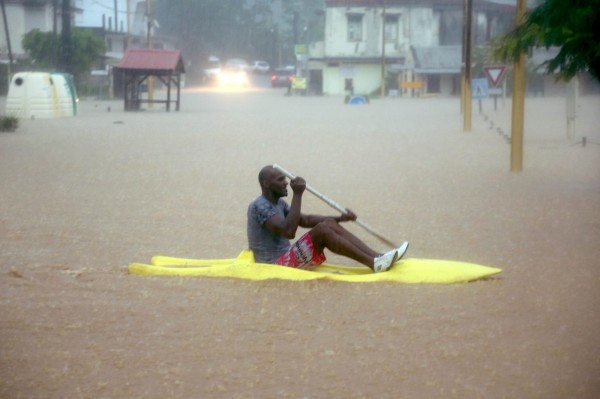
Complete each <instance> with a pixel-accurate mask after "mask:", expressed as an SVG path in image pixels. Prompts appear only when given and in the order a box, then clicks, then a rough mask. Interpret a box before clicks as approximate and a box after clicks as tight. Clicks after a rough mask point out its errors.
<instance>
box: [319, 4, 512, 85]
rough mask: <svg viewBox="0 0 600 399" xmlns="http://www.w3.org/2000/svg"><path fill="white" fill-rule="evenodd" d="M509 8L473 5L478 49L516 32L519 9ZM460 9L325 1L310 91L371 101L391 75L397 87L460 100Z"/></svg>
mask: <svg viewBox="0 0 600 399" xmlns="http://www.w3.org/2000/svg"><path fill="white" fill-rule="evenodd" d="M505 3H506V2H505V1H504V2H498V1H497V0H475V1H474V17H473V20H474V32H473V37H474V42H475V44H485V43H487V41H489V39H490V38H491V37H494V36H496V35H497V34H499V33H503V32H506V31H507V30H508V29H509V28H510V27H511V26H512V23H513V21H514V15H515V10H516V8H515V5H514V4H513V5H510V4H505ZM513 3H514V2H513ZM463 5H464V0H385V1H384V0H327V1H326V7H327V8H326V12H325V39H324V42H320V43H312V44H311V46H310V49H309V54H310V56H309V59H310V61H309V71H310V74H309V81H310V82H311V83H310V88H311V90H312V91H314V92H319V91H321V92H323V93H324V94H329V95H341V94H347V93H348V92H349V90H350V88H353V91H354V93H357V94H370V93H373V92H375V91H377V90H378V89H379V88H380V87H381V83H382V76H387V75H388V74H389V73H390V72H394V75H395V74H397V79H398V81H399V82H400V83H402V82H418V83H419V84H420V85H422V89H421V91H422V92H424V93H441V94H454V93H457V92H458V89H459V76H460V69H461V60H462V31H463V14H464V10H463ZM382 71H383V72H382ZM408 90H409V89H405V90H404V91H405V92H407V91H408ZM410 90H412V89H410Z"/></svg>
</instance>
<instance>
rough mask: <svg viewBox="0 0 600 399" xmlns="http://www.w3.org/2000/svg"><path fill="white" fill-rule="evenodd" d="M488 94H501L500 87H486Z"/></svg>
mask: <svg viewBox="0 0 600 399" xmlns="http://www.w3.org/2000/svg"><path fill="white" fill-rule="evenodd" d="M488 94H489V95H490V96H501V95H502V87H490V88H489V89H488Z"/></svg>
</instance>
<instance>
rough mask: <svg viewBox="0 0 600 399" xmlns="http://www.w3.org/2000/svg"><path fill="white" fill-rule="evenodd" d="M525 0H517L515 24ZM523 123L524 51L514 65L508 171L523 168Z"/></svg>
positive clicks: (520, 17) (523, 13) (522, 10)
mask: <svg viewBox="0 0 600 399" xmlns="http://www.w3.org/2000/svg"><path fill="white" fill-rule="evenodd" d="M526 10H527V0H517V25H521V24H522V23H523V19H524V18H525V12H526ZM524 124H525V53H521V55H519V59H518V60H517V62H515V66H514V79H513V100H512V125H511V144H510V171H511V172H521V171H522V170H523V126H524Z"/></svg>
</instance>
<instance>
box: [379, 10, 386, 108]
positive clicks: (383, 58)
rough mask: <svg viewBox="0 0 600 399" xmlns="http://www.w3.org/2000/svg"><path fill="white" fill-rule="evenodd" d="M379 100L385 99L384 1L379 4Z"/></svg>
mask: <svg viewBox="0 0 600 399" xmlns="http://www.w3.org/2000/svg"><path fill="white" fill-rule="evenodd" d="M381 4H382V6H383V9H382V12H381V93H380V95H381V98H384V97H385V0H382V2H381Z"/></svg>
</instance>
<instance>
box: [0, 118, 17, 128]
mask: <svg viewBox="0 0 600 399" xmlns="http://www.w3.org/2000/svg"><path fill="white" fill-rule="evenodd" d="M18 127H19V118H17V117H15V116H0V132H14V131H15V130H17V128H18Z"/></svg>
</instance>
